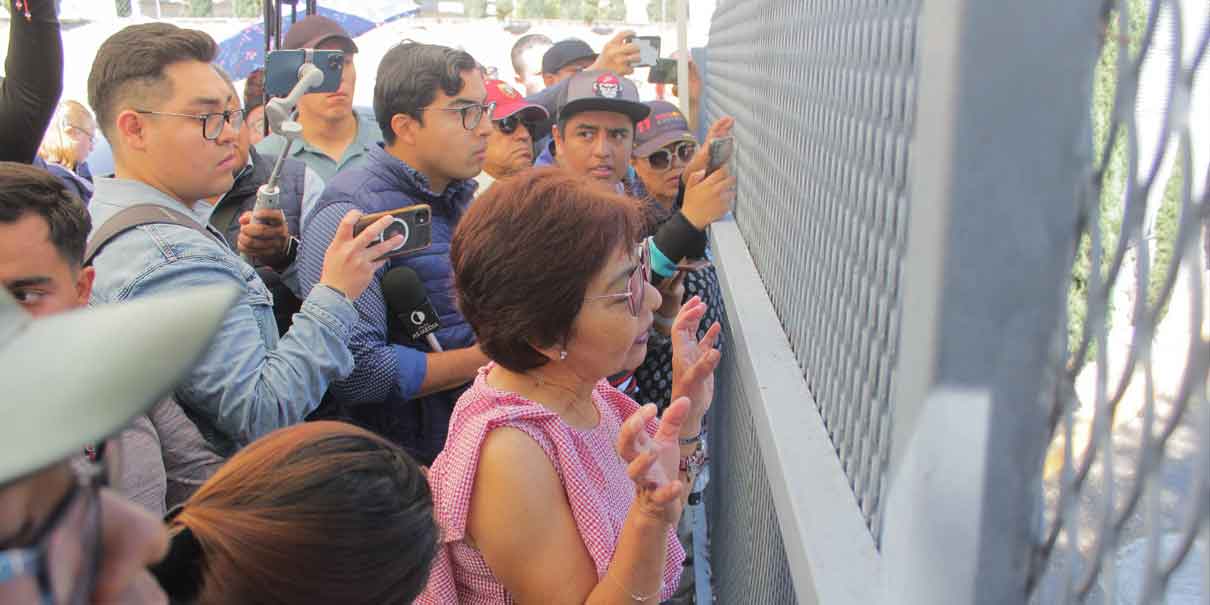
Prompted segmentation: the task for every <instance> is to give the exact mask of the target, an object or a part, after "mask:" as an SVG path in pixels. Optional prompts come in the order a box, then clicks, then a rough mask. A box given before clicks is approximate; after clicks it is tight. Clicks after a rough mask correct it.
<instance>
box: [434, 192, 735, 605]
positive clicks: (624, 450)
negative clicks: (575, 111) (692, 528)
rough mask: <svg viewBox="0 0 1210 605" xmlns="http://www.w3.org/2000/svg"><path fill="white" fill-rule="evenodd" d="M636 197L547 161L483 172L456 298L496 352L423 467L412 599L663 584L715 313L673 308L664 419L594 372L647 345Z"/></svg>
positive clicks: (613, 590)
mask: <svg viewBox="0 0 1210 605" xmlns="http://www.w3.org/2000/svg"><path fill="white" fill-rule="evenodd" d="M642 229H643V219H642V216H641V213H640V210H639V207H638V204H637V203H636V202H635V201H634V200H633V199H631V198H627V197H625V196H621V195H618V194H616V193H613V192H610V191H608V190H605V189H603V188H601V187H600V186H599V185H598V184H596V183H595V182H594V181H592V180H590V179H588V178H587V177H578V176H574V175H571V174H569V173H566V172H562V171H559V170H557V169H553V168H539V169H535V170H532V171H527V172H525V173H522V174H520V175H517V176H515V177H513V178H511V179H508V180H505V181H501V182H499V183H496V184H495V185H493V186H492V188H491V190H489V191H488V192H487V193H486V194H484V196H483V198H482V199H481V201H480V202H478V203H476V204H475V205H473V206H472V207H471V209H470V211H469V212H468V213H467V215H466V216H465V218H464V219H463V221H462V223H461V224H460V225H459V227H458V231H457V233H456V234H455V236H454V241H453V246H452V248H451V252H450V256H451V260H452V261H453V265H454V275H455V280H456V290H457V292H458V302H459V306H460V308H461V309H462V311H463V313H464V315H465V317H466V319H467V321H468V322H469V323H470V324H471V326H472V327H473V328H474V330H475V335H476V336H477V338H478V340H479V342H480V344H481V346H482V347H483V349H484V351H485V352H487V354H488V356H489V357H490V358H491V359H492V363H490V364H489V365H488V366H486V367H484V368H483V369H481V370H480V371H479V374H478V376H477V377H476V379H475V382H474V384H473V385H472V386H471V388H470V389H469V390H468V391H467V392H466V393H465V394H464V395H463V396H462V398H461V399H460V400H459V401H458V404H457V406H456V407H455V409H454V415H453V419H452V420H451V423H450V432H449V437H448V439H447V442H446V448H445V450H444V451H443V452H442V453H441V455H440V456H438V457H437V460H436V462H434V464H433V467H432V469H431V470H430V472H429V481H430V483H431V485H432V488H433V494H434V508H435V509H436V510H437V519H438V522H439V523H440V524H441V526H442V540H443V547H442V548H441V549H440V551H439V553H438V559H437V561H436V562H435V563H434V568H433V573H432V575H431V576H430V578H429V585H428V587H427V588H426V590H425V593H424V594H423V595H422V596H421V600H420V602H421V603H469V604H474V603H511V602H515V603H570V602H575V603H584V602H594V603H635V602H651V603H655V602H658V601H659V600H660V599H662V598H667V597H668V596H669V595H670V594H671V593H672V591H673V589H674V588H675V587H676V583H677V581H678V580H679V578H680V574H681V568H680V565H681V562H682V560H683V558H684V551H683V550H682V549H681V547H680V545H679V543H678V542H677V540H676V535H675V532H674V530H675V527H676V523H677V521H678V519H679V518H680V514H681V510H682V507H683V506H684V499H685V497H686V496H687V490H686V486H687V485H689V484H690V483H691V482H692V479H693V476H694V475H695V474H696V472H697V470H698V469H699V468H700V465H701V463H702V460H701V454H700V450H699V449H698V448H699V445H700V441H699V434H700V432H701V419H702V416H703V415H704V414H705V412H706V409H707V408H708V407H709V405H710V400H711V397H712V394H713V382H714V379H713V372H714V368H715V367H716V366H717V365H718V360H719V354H718V353H717V352H716V351H714V350H713V349H712V347H711V345H712V343H713V340H714V339H715V338H716V337H717V335H718V330H719V328H718V327H717V326H714V327H712V328H711V329H710V330H709V332H708V333H707V335H706V337H705V338H704V339H702V340H700V341H699V340H698V339H697V338H696V337H695V336H694V333H695V332H696V329H697V324H698V322H699V321H700V320H701V317H702V312H703V310H704V309H703V308H702V306H701V304H700V303H699V302H698V301H690V302H689V303H688V304H686V305H685V307H684V308H683V309H682V310H681V313H680V315H679V316H678V317H677V323H676V327H675V332H676V333H677V335H678V339H677V370H678V372H677V384H676V385H675V386H674V388H673V391H674V394H675V395H676V396H677V400H676V402H675V403H674V404H673V405H672V406H671V407H670V408H669V409H668V411H667V412H665V414H664V416H663V418H662V419H660V420H656V419H655V412H656V410H655V406H651V405H648V406H643V407H639V405H638V404H636V403H635V402H634V401H633V400H631V399H630V398H628V397H626V396H625V395H624V394H622V393H621V392H620V391H618V390H617V389H615V388H614V387H612V386H610V385H609V383H608V382H607V381H606V380H605V378H606V377H607V376H609V375H611V374H614V373H616V372H617V371H618V370H620V369H622V368H626V367H634V366H635V365H637V364H638V363H639V361H641V360H642V358H643V356H644V354H645V353H646V349H647V339H648V335H649V334H650V332H651V325H652V316H653V311H654V310H655V309H656V308H657V307H658V306H659V305H660V295H659V292H658V291H657V290H656V289H655V288H654V287H652V286H651V285H650V284H649V283H648V281H647V280H648V275H649V273H648V272H649V265H648V262H647V254H646V250H647V249H648V247H647V245H646V244H645V243H640V242H639V241H638V238H639V235H640V233H641V231H642Z"/></svg>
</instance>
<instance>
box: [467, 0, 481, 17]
mask: <svg viewBox="0 0 1210 605" xmlns="http://www.w3.org/2000/svg"><path fill="white" fill-rule="evenodd" d="M462 11H463V14H464V15H466V16H467V17H473V18H475V19H479V18H482V17H486V16H487V0H462Z"/></svg>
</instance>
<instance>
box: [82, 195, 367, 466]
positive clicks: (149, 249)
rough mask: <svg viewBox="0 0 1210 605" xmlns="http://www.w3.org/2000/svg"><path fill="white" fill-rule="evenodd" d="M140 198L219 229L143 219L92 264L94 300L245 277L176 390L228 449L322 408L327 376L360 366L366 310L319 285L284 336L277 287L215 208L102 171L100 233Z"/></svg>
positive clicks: (97, 213)
mask: <svg viewBox="0 0 1210 605" xmlns="http://www.w3.org/2000/svg"><path fill="white" fill-rule="evenodd" d="M138 204H155V205H159V206H164V207H167V208H171V209H173V210H177V211H179V212H184V213H186V214H188V215H190V216H193V217H196V218H197V220H198V222H199V223H200V224H203V225H205V226H206V229H207V231H208V232H209V234H210V237H207V236H206V235H203V234H202V233H200V232H198V231H197V230H195V229H191V228H187V227H181V226H178V225H173V224H152V225H144V226H141V227H137V228H135V229H132V230H130V231H127V232H125V233H123V234H121V235H119V236H118V237H116V238H114V239H113V240H112V241H111V242H110V243H109V244H108V245H107V246H106V247H105V248H104V249H102V251H101V252H100V254H98V255H97V257H96V259H95V260H94V262H93V266H94V267H95V268H96V272H97V277H96V282H95V284H94V286H93V291H92V300H91V301H90V303H92V304H104V303H111V302H117V301H121V300H128V299H133V298H139V297H142V296H150V295H153V294H157V293H162V292H180V291H181V290H184V289H186V288H189V287H193V286H202V285H210V284H219V283H222V284H236V285H238V286H239V287H240V289H241V294H240V297H239V300H238V301H237V303H236V304H235V305H234V306H233V307H232V308H231V310H230V311H228V313H227V316H226V318H224V320H223V324H222V327H221V328H220V330H219V332H218V334H217V335H216V336H215V337H214V341H213V342H212V343H211V345H210V349H209V350H208V351H207V352H206V354H205V356H204V357H203V358H202V360H201V361H200V362H198V364H197V365H196V366H194V367H193V369H191V370H190V372H189V374H188V375H187V376H186V378H185V379H184V380H183V381H182V382H181V384H180V386H179V387H178V388H177V390H176V397H177V400H178V401H179V402H180V403H181V404H182V405H183V406H184V407H185V408H186V410H188V411H189V412H190V415H191V416H193V417H194V418H195V419H196V420H197V421H198V425H199V428H200V429H202V431H203V433H204V434H206V435H207V437H208V438H210V439H211V441H212V443H214V445H216V446H217V447H218V448H219V449H220V450H222V453H230V452H231V451H233V450H234V449H235V448H238V447H241V446H244V445H247V444H248V443H250V442H252V441H253V440H255V439H256V438H258V437H260V436H262V435H264V434H266V433H269V432H270V431H273V430H275V429H278V428H281V427H285V426H289V425H292V424H296V423H299V422H302V421H303V419H304V418H305V417H306V415H307V414H309V413H310V412H311V411H313V410H314V409H315V408H316V407H318V405H319V403H320V400H321V398H322V397H323V394H324V392H325V391H326V390H327V388H328V384H329V383H330V382H332V381H333V380H337V379H340V378H343V377H346V376H348V375H349V373H350V372H352V370H353V355H352V353H350V352H349V347H348V343H349V337H350V334H351V331H352V329H353V326H354V325H355V324H356V323H357V319H358V315H357V310H356V309H355V308H354V307H353V305H352V303H350V302H349V301H348V300H347V299H346V298H345V297H344V296H342V295H341V294H339V293H337V292H336V291H335V290H332V289H331V288H328V287H316V288H313V289H312V290H311V293H310V295H309V296H308V297H307V299H306V300H305V301H304V302H303V305H302V310H301V311H300V313H299V314H298V315H295V316H294V324H293V326H292V327H291V328H290V331H289V332H287V333H286V335H285V336H284V337H282V338H281V339H280V340H279V338H278V334H277V323H276V321H275V319H274V317H273V299H272V295H271V294H270V293H269V290H268V289H267V288H266V287H265V284H264V282H262V281H261V279H260V277H259V276H258V275H257V273H256V270H255V269H253V268H252V267H251V266H249V265H248V263H246V262H244V261H243V259H241V258H240V257H239V255H237V254H235V253H234V252H232V251H231V249H230V248H228V247H227V246H226V245H225V243H224V242H223V237H222V235H221V234H220V233H219V232H218V231H217V230H216V229H214V228H213V227H211V226H209V225H208V224H207V223H206V221H205V216H204V214H205V213H208V212H209V209H206V210H204V211H203V212H202V213H200V214H199V213H197V212H193V211H192V210H190V209H189V208H187V207H186V206H185V205H184V204H182V203H180V202H179V201H177V200H176V199H173V198H172V197H170V196H168V195H167V194H165V193H163V192H161V191H159V190H157V189H155V188H153V187H151V186H150V185H147V184H145V183H141V182H137V181H131V180H125V179H105V178H101V179H97V182H96V192H95V195H94V197H93V200H92V203H91V204H90V205H89V207H88V211H89V214H91V215H92V223H93V231H94V233H95V231H96V229H98V228H100V226H101V225H103V224H104V223H105V221H106V220H108V219H109V218H111V217H112V216H114V215H115V214H117V213H118V212H119V211H121V210H123V209H125V208H128V207H130V206H134V205H138ZM197 206H198V207H199V208H202V207H204V206H206V205H205V204H200V205H197ZM115 346H121V345H120V344H118V343H115ZM147 371H149V372H155V371H157V369H156V366H155V362H154V360H148V367H147Z"/></svg>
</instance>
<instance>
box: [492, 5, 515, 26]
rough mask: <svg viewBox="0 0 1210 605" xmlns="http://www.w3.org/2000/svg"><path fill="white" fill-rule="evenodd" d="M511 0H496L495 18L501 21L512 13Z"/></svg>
mask: <svg viewBox="0 0 1210 605" xmlns="http://www.w3.org/2000/svg"><path fill="white" fill-rule="evenodd" d="M513 9H514V7H513V0H496V18H497V19H499V20H501V21H503V20H505V19H507V18H509V16H510V15H512V14H513Z"/></svg>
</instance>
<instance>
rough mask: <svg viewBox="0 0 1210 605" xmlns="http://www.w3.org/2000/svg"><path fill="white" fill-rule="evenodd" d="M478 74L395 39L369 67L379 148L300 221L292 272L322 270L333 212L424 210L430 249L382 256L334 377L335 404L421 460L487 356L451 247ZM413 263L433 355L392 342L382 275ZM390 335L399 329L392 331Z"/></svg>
mask: <svg viewBox="0 0 1210 605" xmlns="http://www.w3.org/2000/svg"><path fill="white" fill-rule="evenodd" d="M492 111H493V104H492V103H491V102H489V100H488V91H487V89H486V87H485V84H484V78H483V74H482V71H481V70H480V69H479V66H478V64H477V63H476V62H475V59H474V58H473V57H471V56H470V55H469V54H467V53H465V52H463V51H460V50H455V49H452V48H447V47H444V46H437V45H431V44H420V43H415V42H405V43H403V44H400V45H398V46H396V47H394V48H392V49H391V50H390V51H388V52H387V53H386V55H385V56H384V57H383V59H382V62H381V63H380V64H379V66H378V79H377V84H376V85H375V88H374V114H375V116H376V117H377V118H378V125H379V127H380V128H381V129H382V136H383V139H384V141H385V145H384V146H383V147H381V148H379V149H375V150H373V151H371V152H370V157H369V161H368V163H367V165H365V166H363V167H361V168H358V169H354V170H347V171H344V172H342V173H340V174H338V175H337V176H336V178H334V179H332V180H331V181H329V182H328V183H327V189H326V190H325V191H324V195H323V197H322V198H320V201H319V203H318V205H317V207H316V209H315V210H313V211H312V212H311V213H310V214H309V215H308V216H307V217H306V218H305V225H304V227H303V237H302V241H303V245H302V253H301V257H300V259H299V271H300V275H301V277H302V282H303V288H304V291H305V290H306V288H307V287H308V286H309V285H310V284H314V283H316V282H317V281H318V279H319V277H320V271H319V270H320V267H321V265H322V263H321V258H322V250H323V246H325V245H326V243H327V242H328V241H331V240H332V237H333V234H334V233H336V230H337V226H338V225H339V222H340V217H341V216H343V215H344V214H345V213H346V212H348V211H349V210H351V209H357V210H360V211H362V212H365V213H374V212H383V211H386V210H393V209H396V208H400V207H403V206H407V205H410V204H428V205H430V206H432V224H431V227H432V245H430V246H429V247H428V248H425V249H424V250H423V251H421V252H418V253H415V254H411V255H408V256H403V257H398V258H395V259H392V260H390V261H389V262H388V264H387V267H386V268H385V269H384V270H383V271H380V272H379V273H378V274H377V275H376V276H375V279H374V280H373V281H372V282H371V284H370V286H369V288H367V290H366V295H365V296H362V297H361V298H360V299H358V301H357V311H358V313H359V314H360V320H359V321H358V323H357V327H356V328H355V330H354V336H353V340H352V341H351V343H350V345H349V346H350V347H351V348H352V349H353V356H354V358H355V359H356V364H355V367H354V369H353V373H352V375H350V376H349V377H348V378H347V379H345V380H340V381H337V382H335V383H333V385H332V390H331V394H332V395H333V397H334V399H335V400H336V403H337V404H338V405H339V406H340V407H342V408H344V409H345V410H346V412H347V413H349V414H351V415H353V416H354V418H356V419H357V420H358V421H360V422H361V423H363V424H365V425H367V426H369V427H370V428H372V429H374V430H376V431H378V432H379V433H381V434H383V435H385V436H387V437H389V438H391V439H392V440H393V441H395V442H397V443H399V444H400V445H402V446H403V447H404V448H406V449H408V450H410V451H411V453H413V455H415V456H416V457H417V458H418V459H419V460H421V462H422V463H425V464H427V463H429V462H431V461H432V459H433V458H434V457H435V456H436V455H437V453H438V452H439V451H441V448H442V446H443V445H444V443H445V434H446V429H447V426H448V423H449V417H450V413H451V411H452V410H453V406H454V402H455V401H456V400H457V399H458V396H459V395H460V394H461V392H462V391H463V389H464V387H465V385H466V384H467V383H468V382H469V381H470V380H471V379H472V378H473V376H474V373H475V371H476V370H478V369H479V367H481V366H482V365H484V364H485V363H487V358H486V357H485V356H484V354H483V352H482V351H480V350H479V347H478V346H477V345H476V344H475V337H474V334H473V333H472V332H471V329H470V327H469V326H468V325H467V324H466V321H465V320H464V319H463V318H462V315H461V314H460V313H459V312H458V309H457V308H456V307H455V305H454V292H453V274H452V269H451V268H450V259H449V245H450V240H451V239H452V237H453V233H454V229H455V228H456V227H457V226H458V222H459V220H460V219H461V218H462V215H463V214H464V213H465V212H466V209H467V207H468V205H469V204H470V202H471V199H472V197H473V196H474V193H475V187H476V185H475V181H474V178H475V176H476V175H478V174H479V173H480V171H481V170H482V169H483V162H484V159H485V157H486V154H487V141H488V136H489V135H490V134H491V132H492V129H493V126H492V120H491V116H492V115H493V114H492ZM400 267H408V268H411V269H413V270H414V271H415V272H416V273H417V274H418V275H419V277H420V280H421V281H422V282H423V284H424V286H425V289H426V291H427V294H428V297H429V299H430V300H431V301H432V304H433V306H434V307H435V309H436V311H437V313H438V315H439V316H440V321H441V327H440V328H439V329H438V330H437V332H436V333H435V336H436V338H437V342H438V343H439V344H440V345H441V348H442V349H444V350H443V351H436V350H433V349H431V348H430V347H429V346H428V345H427V344H426V343H425V342H423V341H419V342H417V341H413V340H411V339H406V338H396V339H394V340H392V338H391V334H392V332H393V330H391V326H392V325H393V323H392V322H395V321H397V319H396V317H395V316H396V314H397V312H398V310H396V313H392V312H390V311H389V310H388V309H387V306H386V302H385V300H384V295H383V286H382V284H383V281H384V280H383V276H384V275H385V273H386V271H387V270H394V269H397V268H400ZM396 332H397V331H396Z"/></svg>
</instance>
